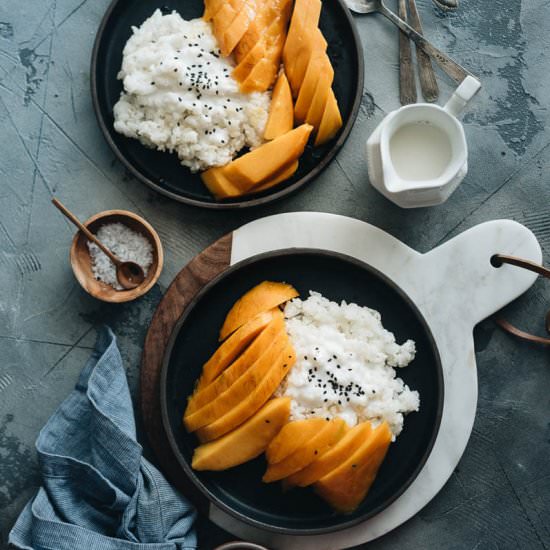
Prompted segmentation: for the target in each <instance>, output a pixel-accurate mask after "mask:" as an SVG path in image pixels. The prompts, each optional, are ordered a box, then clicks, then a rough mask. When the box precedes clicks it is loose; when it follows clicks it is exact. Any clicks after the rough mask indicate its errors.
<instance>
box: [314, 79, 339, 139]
mask: <svg viewBox="0 0 550 550" xmlns="http://www.w3.org/2000/svg"><path fill="white" fill-rule="evenodd" d="M341 127H342V115H341V114H340V109H339V108H338V102H337V101H336V97H335V95H334V91H333V90H332V89H331V90H330V92H329V94H328V100H327V103H326V105H325V110H324V111H323V118H322V119H321V124H320V126H319V131H318V132H317V137H316V138H315V146H316V147H317V146H318V145H323V144H324V143H326V142H327V141H329V140H331V139H332V138H333V137H334V136H335V135H336V134H337V133H338V130H340V128H341Z"/></svg>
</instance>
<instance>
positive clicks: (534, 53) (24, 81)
mask: <svg viewBox="0 0 550 550" xmlns="http://www.w3.org/2000/svg"><path fill="white" fill-rule="evenodd" d="M182 1H183V0H182ZM326 1H327V2H328V1H330V0H326ZM107 4H108V0H47V1H41V0H27V1H25V2H16V1H15V0H3V1H2V2H0V123H1V127H0V128H1V132H0V178H1V179H0V181H1V183H0V356H1V358H2V359H1V360H0V545H3V544H5V540H6V538H7V533H8V531H9V529H10V527H11V525H12V523H13V521H14V520H15V518H16V516H17V514H18V512H19V510H20V509H21V507H22V506H23V505H24V503H25V502H26V501H27V499H28V498H29V497H30V496H31V495H32V494H33V491H34V490H35V487H36V484H37V482H38V479H37V470H36V462H35V454H34V447H33V444H34V440H35V438H36V435H37V432H38V430H39V429H40V427H41V426H42V425H43V423H44V422H45V421H46V419H47V418H48V417H49V415H50V414H51V413H52V411H53V410H54V409H55V407H56V406H57V405H58V403H59V402H60V401H61V400H62V399H63V397H64V396H65V395H66V394H67V393H68V392H69V390H70V389H71V388H72V386H73V384H74V382H75V380H76V377H77V374H78V372H79V371H80V369H81V367H82V365H83V363H84V361H85V359H86V358H87V356H88V354H89V352H90V348H91V346H92V345H93V342H94V337H95V330H94V327H95V326H96V325H97V324H98V323H102V322H108V323H109V324H110V325H111V326H112V327H113V329H114V330H115V332H116V333H117V335H118V336H119V341H120V345H121V350H122V353H123V357H124V360H125V364H126V367H127V372H128V377H129V379H130V382H131V385H132V389H133V391H134V392H135V390H136V384H137V380H138V365H139V357H140V350H141V346H142V342H143V337H144V334H145V331H146V328H147V324H148V322H149V319H150V317H151V315H152V312H153V310H154V308H155V305H156V304H157V302H158V301H159V299H160V297H161V295H162V293H163V291H164V289H165V288H166V286H167V285H168V284H169V282H170V281H171V279H172V278H173V277H174V275H175V274H176V273H177V271H178V270H179V269H180V268H181V267H182V266H183V265H184V264H185V263H186V262H187V261H188V260H190V259H191V258H192V257H193V255H195V254H196V253H197V252H198V251H200V250H201V249H202V248H203V247H205V246H206V245H208V244H209V243H210V242H211V241H213V240H215V239H216V238H218V237H219V236H221V235H222V234H224V233H225V232H227V231H228V230H231V229H234V228H236V227H238V226H239V225H241V224H242V223H244V222H247V221H249V220H251V219H254V218H256V217H260V216H263V215H267V214H272V213H276V212H283V211H294V210H322V211H329V212H336V213H339V214H345V215H348V216H353V217H356V218H359V219H362V220H367V221H369V222H371V223H373V224H375V225H377V226H379V227H382V228H383V229H385V230H387V231H389V232H390V233H392V234H393V235H395V236H397V237H399V238H400V239H402V240H403V241H404V242H406V243H407V244H409V245H410V246H412V247H414V248H417V249H418V250H420V251H427V250H429V249H431V248H432V247H434V246H436V245H438V244H439V243H441V242H443V241H445V240H446V239H448V238H449V237H451V236H453V235H455V234H457V233H458V232H460V231H462V230H464V229H466V228H468V227H470V226H472V225H475V224H476V223H479V222H482V221H485V220H489V219H494V218H501V217H506V218H512V219H515V220H518V221H519V222H522V223H524V224H525V225H527V226H528V227H529V228H531V229H532V230H533V231H534V232H535V234H536V235H537V236H538V238H539V239H540V242H541V245H542V246H543V248H544V250H545V259H546V262H547V263H550V217H549V214H550V190H549V189H550V187H549V185H550V181H549V179H550V178H549V176H548V173H549V170H550V147H549V145H550V133H549V132H548V131H547V128H548V122H549V118H550V113H549V112H548V104H549V94H548V89H550V71H549V70H548V68H549V64H548V52H549V50H550V4H549V2H548V0H523V1H519V0H463V2H462V4H461V7H460V9H459V11H458V12H456V13H453V14H445V13H443V12H441V11H438V10H437V9H436V8H435V7H434V6H433V5H432V4H431V3H430V2H429V0H420V1H419V7H420V10H421V14H422V16H423V19H424V27H425V32H426V33H427V34H428V35H429V36H430V37H431V38H432V39H433V40H434V42H435V43H436V44H438V45H439V46H441V47H442V48H444V49H445V50H447V51H448V52H449V53H450V54H452V55H453V56H454V57H456V58H457V60H459V61H461V62H463V63H464V64H466V65H467V66H468V67H469V68H471V69H472V71H474V72H475V73H477V74H478V75H479V76H480V77H481V79H482V82H483V86H484V88H483V90H482V93H481V94H480V95H479V97H478V98H477V99H476V101H475V103H474V105H472V108H471V109H470V111H469V112H468V113H467V115H466V116H465V122H466V132H467V135H468V140H469V144H470V150H471V159H470V172H469V174H468V177H467V179H466V180H465V181H464V183H463V184H462V185H461V187H460V188H459V189H458V190H457V191H456V193H455V194H454V195H453V196H452V197H451V199H450V200H449V201H448V202H447V203H446V204H445V205H442V206H439V207H436V208H430V209H420V210H413V211H403V210H400V209H398V208H397V207H395V206H393V205H392V204H390V203H388V202H387V201H386V200H385V199H383V198H382V197H381V196H380V195H378V194H377V193H376V192H375V191H374V190H373V189H372V188H371V187H369V185H368V184H367V174H366V169H365V163H364V161H363V148H364V141H365V139H366V137H367V136H368V135H369V133H370V132H371V131H372V130H373V129H374V127H375V126H376V124H377V123H378V122H379V120H380V119H381V118H382V117H383V116H384V114H385V113H387V112H388V111H390V110H392V109H394V108H396V107H397V106H398V92H397V78H398V72H397V35H396V30H395V29H394V28H392V26H391V25H390V24H389V23H387V22H386V21H384V20H383V19H382V18H381V17H379V16H369V17H360V18H357V25H358V27H359V30H360V33H361V37H362V39H363V45H364V50H365V60H366V79H365V91H364V98H363V104H362V107H361V111H360V113H359V118H358V120H357V123H356V124H355V128H354V130H353V132H352V134H351V136H350V138H349V140H348V142H347V144H346V146H345V147H344V149H343V150H342V152H341V153H340V154H339V155H338V157H337V159H336V161H335V162H333V163H332V164H331V166H330V167H329V168H328V169H327V170H326V171H325V172H324V173H323V174H322V176H321V177H320V178H319V179H318V181H316V182H315V183H314V184H312V185H311V186H309V188H307V189H306V190H304V191H303V192H301V193H300V194H298V195H296V196H295V197H293V198H291V199H289V200H287V201H284V202H281V203H278V204H276V205H273V206H270V207H266V208H261V209H257V210H254V211H248V212H239V213H236V212H209V211H203V210H197V209H191V208H188V207H185V206H182V205H180V204H177V203H174V202H170V201H169V200H166V199H164V198H163V197H161V196H159V195H157V194H155V193H153V192H152V191H149V190H148V189H147V188H146V187H145V186H143V185H141V184H140V183H138V182H137V181H135V180H134V179H132V178H131V177H129V176H128V174H126V173H125V171H124V169H123V168H122V167H121V165H120V164H119V163H118V162H117V161H116V160H115V158H114V156H113V154H112V153H111V151H110V150H109V149H108V147H107V145H106V144H105V142H104V140H103V138H102V136H101V134H100V132H99V129H98V127H97V124H96V121H95V118H94V114H93V112H92V106H91V100H90V93H89V73H88V67H89V60H90V53H91V48H92V42H93V39H94V34H95V31H96V29H97V27H98V24H99V21H100V18H101V16H102V14H103V12H104V11H105V9H106V7H107ZM440 81H441V83H442V86H441V87H442V97H443V98H445V97H447V96H448V95H449V93H450V90H451V88H450V86H449V85H448V82H447V81H446V80H445V79H444V78H443V77H442V78H441V80H440ZM54 194H56V195H58V196H59V197H60V198H62V200H63V201H64V202H66V204H67V205H68V206H69V207H71V208H72V209H73V210H74V211H75V212H76V214H77V215H79V216H81V217H82V218H86V217H88V216H89V215H91V214H93V213H95V212H97V211H100V210H104V209H107V208H126V209H130V210H134V211H136V212H138V213H140V214H142V215H143V216H145V217H146V218H148V219H149V220H150V221H151V223H152V224H153V225H154V226H155V227H156V228H157V229H158V231H159V233H160V235H161V237H162V239H163V242H164V245H165V249H166V256H167V261H166V267H165V269H164V272H163V275H162V277H161V279H160V284H159V285H158V286H157V287H155V288H154V289H153V290H152V291H151V292H150V293H149V295H148V296H146V297H145V298H143V299H141V300H139V301H137V302H136V303H133V304H131V305H126V306H110V305H106V304H101V303H99V302H96V301H94V300H93V299H91V298H90V297H88V296H87V295H86V294H85V293H84V292H83V291H82V290H81V289H80V287H79V286H78V284H77V283H76V281H75V280H74V278H73V276H72V273H71V270H70V267H69V265H68V261H67V252H68V247H69V243H70V239H71V236H72V234H73V229H72V227H71V226H69V224H68V223H67V222H65V221H64V220H63V219H62V218H61V217H60V215H59V214H58V213H57V212H56V211H55V210H54V209H53V207H51V206H50V204H49V200H50V198H51V197H52V195H54ZM549 304H550V285H549V284H548V283H547V284H546V286H545V284H544V282H543V281H538V282H537V283H536V285H535V286H534V287H533V288H532V289H531V290H530V291H529V292H528V293H527V294H526V295H525V296H524V297H522V298H521V299H519V300H518V301H517V302H516V303H515V304H513V305H512V306H510V307H509V308H507V311H506V314H507V315H508V316H509V318H511V319H512V320H514V321H515V322H517V323H518V324H520V325H521V326H522V327H524V328H526V329H527V330H531V331H534V332H537V331H541V330H542V319H543V315H544V313H545V311H546V308H547V307H548V305H549ZM450 314H451V312H450ZM449 322H452V318H451V317H449ZM475 341H476V347H477V352H478V353H477V360H478V369H479V383H480V384H479V390H480V393H479V407H478V414H477V418H476V423H475V427H474V431H473V434H472V438H471V441H470V443H469V445H468V448H467V449H466V452H465V454H464V457H463V458H462V461H461V462H460V464H459V467H458V468H457V469H456V471H455V472H454V474H453V476H452V477H451V479H450V480H449V482H448V483H447V485H446V486H445V488H444V489H443V490H442V491H441V493H440V494H439V495H438V496H437V497H436V498H435V499H434V500H433V502H432V503H430V504H429V505H428V506H427V507H426V508H425V509H424V510H422V511H421V512H420V513H419V514H418V515H417V516H416V517H415V518H413V519H412V520H410V521H409V522H408V523H406V524H405V525H403V526H402V527H401V528H399V529H397V530H396V531H394V532H393V533H391V534H389V535H387V536H386V537H384V538H382V539H380V540H379V541H377V542H375V543H374V544H372V545H370V546H369V548H373V549H378V550H380V549H389V548H396V547H399V548H410V549H417V548H426V549H431V548H433V549H436V548H437V549H439V548H456V549H459V548H460V549H462V548H479V549H493V548H521V549H542V548H548V547H549V546H550V461H549V451H550V417H549V397H548V396H549V394H550V391H549V390H550V364H549V355H548V353H549V352H548V350H544V349H541V348H537V347H532V346H526V345H523V344H521V343H518V342H517V341H515V340H513V339H511V338H510V337H508V336H507V335H505V334H503V333H502V332H500V331H499V330H497V329H496V328H495V326H494V324H493V322H491V321H490V320H488V321H485V322H484V323H482V324H481V325H480V326H479V327H478V328H477V329H476V333H475ZM207 527H208V526H206V525H202V526H201V534H202V535H201V548H209V547H210V546H211V545H212V544H213V543H214V542H219V541H222V540H225V539H226V536H225V535H224V534H223V533H221V532H219V531H218V530H216V529H214V528H210V527H209V528H208V529H206V528H207ZM206 531H208V534H206Z"/></svg>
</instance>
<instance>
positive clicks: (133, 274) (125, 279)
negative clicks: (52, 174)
mask: <svg viewBox="0 0 550 550" xmlns="http://www.w3.org/2000/svg"><path fill="white" fill-rule="evenodd" d="M52 203H53V205H54V206H55V207H56V208H57V209H58V210H60V211H61V212H62V214H63V215H64V216H65V217H66V218H67V219H68V220H70V221H71V222H72V223H74V225H76V227H78V229H80V231H82V233H84V235H86V238H87V239H88V240H89V241H92V242H93V243H95V244H97V246H99V248H100V249H101V250H102V251H103V252H105V254H106V255H107V256H108V257H109V259H110V260H111V262H113V264H115V267H116V278H117V281H118V282H119V283H120V286H122V287H123V288H124V289H126V290H131V289H133V288H136V287H138V286H139V285H140V284H141V283H143V281H144V280H145V273H144V272H143V268H142V267H141V266H140V265H139V264H137V263H136V262H123V261H122V260H121V259H120V258H117V257H116V256H115V255H114V254H113V253H112V252H111V251H110V250H109V249H108V248H107V247H106V246H105V245H104V244H103V243H102V242H101V241H100V240H99V239H98V238H97V237H96V236H95V235H94V234H93V233H92V232H91V231H90V230H89V229H88V228H87V227H86V226H85V225H84V224H83V223H82V222H81V221H80V220H79V219H78V218H77V217H76V216H75V215H74V214H73V213H72V212H71V211H70V210H69V209H68V208H67V207H66V206H64V205H63V204H62V203H61V202H59V201H58V200H57V199H56V198H53V199H52Z"/></svg>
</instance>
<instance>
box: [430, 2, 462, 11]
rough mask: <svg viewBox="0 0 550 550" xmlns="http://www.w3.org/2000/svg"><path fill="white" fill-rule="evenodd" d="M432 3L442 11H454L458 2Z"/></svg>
mask: <svg viewBox="0 0 550 550" xmlns="http://www.w3.org/2000/svg"><path fill="white" fill-rule="evenodd" d="M432 2H433V3H434V4H435V5H436V6H438V7H439V8H441V9H443V10H456V8H458V0H432Z"/></svg>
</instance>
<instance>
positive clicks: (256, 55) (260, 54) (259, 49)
mask: <svg viewBox="0 0 550 550" xmlns="http://www.w3.org/2000/svg"><path fill="white" fill-rule="evenodd" d="M265 55H266V41H265V40H259V41H258V42H256V44H255V45H254V47H252V48H251V49H250V51H249V52H248V53H247V54H246V56H244V57H243V58H242V59H241V60H240V62H239V64H238V65H237V66H236V67H235V68H234V69H233V73H232V74H233V78H234V79H235V80H236V81H237V82H244V81H245V80H246V78H247V76H248V75H249V74H250V72H251V71H252V69H253V68H254V67H255V66H256V64H258V63H259V62H260V61H261V60H262V59H263V58H264V57H265Z"/></svg>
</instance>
